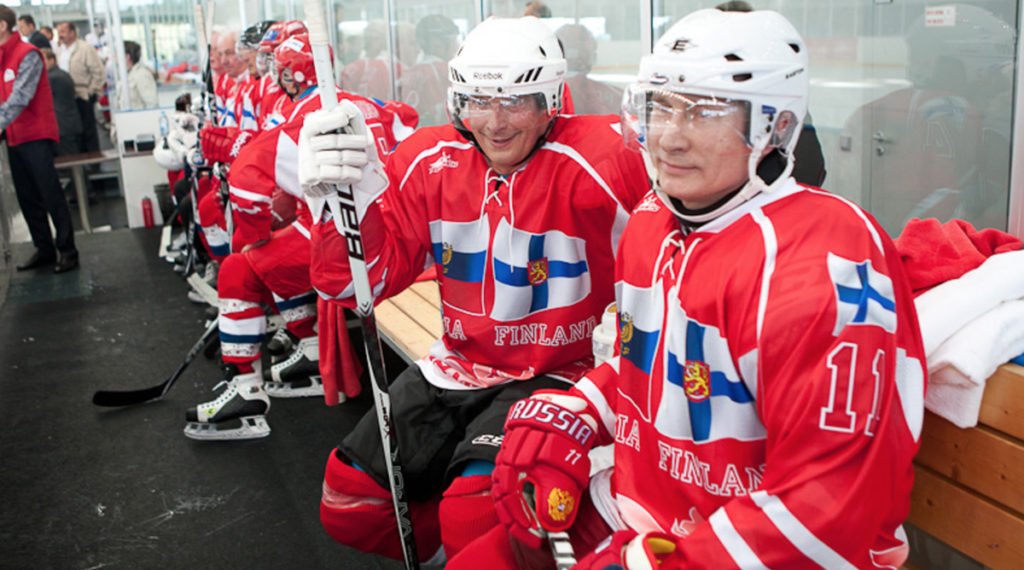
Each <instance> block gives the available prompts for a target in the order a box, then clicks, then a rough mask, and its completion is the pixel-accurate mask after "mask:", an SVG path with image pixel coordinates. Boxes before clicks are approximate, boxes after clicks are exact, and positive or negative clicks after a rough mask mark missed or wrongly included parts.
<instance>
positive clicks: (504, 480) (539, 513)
mask: <svg viewBox="0 0 1024 570" xmlns="http://www.w3.org/2000/svg"><path fill="white" fill-rule="evenodd" d="M538 396H540V397H538ZM546 396H548V395H547V394H535V395H534V396H533V397H530V398H526V399H524V400H519V401H518V402H516V403H515V405H513V406H512V409H511V410H509V413H508V419H507V420H505V437H504V439H503V440H502V442H501V451H499V452H498V457H497V459H496V460H495V464H496V466H495V468H494V472H493V473H492V475H491V481H492V486H491V494H492V495H493V496H494V505H495V509H496V510H497V512H498V519H499V520H500V521H501V523H502V524H503V525H505V527H507V528H508V529H509V532H510V533H511V534H512V536H514V537H516V538H517V539H519V541H521V542H523V543H524V544H526V545H527V546H530V547H532V548H539V547H540V545H541V542H542V539H543V537H544V532H543V531H542V530H541V529H545V530H548V531H552V532H557V531H562V530H566V529H568V528H569V527H570V526H572V523H573V521H575V520H576V512H577V511H578V509H579V504H580V497H581V495H582V492H583V489H584V488H585V487H586V485H587V481H588V480H589V478H590V458H589V457H588V456H587V452H589V451H590V448H591V447H592V446H593V445H594V440H595V439H596V437H597V434H596V433H595V432H594V428H595V426H596V423H595V422H594V420H593V418H591V417H590V416H589V415H588V414H584V415H582V416H581V415H577V413H576V412H573V411H572V410H569V409H568V408H565V407H563V406H561V405H559V404H556V403H553V402H551V401H547V400H546V399H544V398H545V397H546ZM553 399H556V400H559V401H561V402H562V403H566V402H567V401H569V402H572V401H575V402H580V403H582V404H583V405H580V406H573V407H575V408H578V409H579V410H580V411H582V410H583V409H584V407H585V405H586V402H585V401H584V400H582V399H581V398H577V397H575V396H569V395H568V394H565V393H560V394H558V395H557V396H555V397H554V398H553ZM588 420H589V421H588ZM528 484H529V485H532V487H530V486H528ZM524 487H525V489H524ZM531 491H532V493H531ZM524 492H525V495H524ZM528 497H531V498H528ZM531 503H532V504H531Z"/></svg>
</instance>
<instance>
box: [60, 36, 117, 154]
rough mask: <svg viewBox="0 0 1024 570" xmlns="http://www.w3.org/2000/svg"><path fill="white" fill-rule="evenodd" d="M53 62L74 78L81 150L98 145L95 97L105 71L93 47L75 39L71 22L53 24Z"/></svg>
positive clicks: (96, 148) (92, 149)
mask: <svg viewBox="0 0 1024 570" xmlns="http://www.w3.org/2000/svg"><path fill="white" fill-rule="evenodd" d="M57 37H58V38H60V42H59V45H58V47H57V49H56V50H55V51H56V54H57V65H59V66H60V68H61V69H63V70H64V71H66V72H68V73H69V74H70V75H71V79H73V80H74V81H75V104H76V105H77V106H78V116H79V117H81V118H82V146H81V151H82V152H92V151H97V150H99V149H100V139H99V134H98V132H97V130H96V111H95V107H96V100H97V99H99V96H100V94H101V93H103V84H104V82H105V81H106V71H105V70H104V68H103V61H101V60H100V56H99V54H98V53H96V48H94V47H92V45H90V44H89V42H87V41H85V40H83V39H79V37H78V29H77V28H76V27H75V24H74V23H73V22H61V23H59V24H57Z"/></svg>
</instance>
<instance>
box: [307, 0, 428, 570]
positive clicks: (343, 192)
mask: <svg viewBox="0 0 1024 570" xmlns="http://www.w3.org/2000/svg"><path fill="white" fill-rule="evenodd" d="M303 8H304V10H305V13H306V25H307V26H308V27H309V43H310V47H311V48H312V51H313V65H314V68H315V69H316V79H317V84H319V89H320V107H321V108H323V109H325V110H327V109H332V108H334V107H335V106H336V105H337V104H338V94H337V90H336V88H335V84H334V62H332V61H331V52H330V45H329V42H328V38H327V24H326V22H327V19H326V18H325V16H324V7H323V0H303ZM336 191H337V192H336V195H337V198H336V199H335V198H332V199H330V200H329V201H328V204H329V206H330V207H331V214H332V215H333V216H334V219H335V224H336V226H338V229H339V230H343V233H342V235H344V236H345V241H346V243H347V244H348V262H349V268H350V271H351V273H352V285H353V287H354V288H355V293H356V315H358V316H359V320H360V322H361V324H362V327H363V346H364V348H365V349H366V362H367V368H368V370H369V373H370V385H371V386H372V387H373V399H374V410H376V413H377V427H378V429H379V430H380V440H381V445H382V446H383V448H384V449H383V450H384V463H385V464H386V465H387V469H388V484H389V486H390V488H391V499H392V503H393V505H394V508H395V519H396V520H397V522H398V534H399V535H400V538H401V544H402V556H403V557H404V558H405V567H406V568H410V569H411V568H416V569H418V568H419V567H420V563H419V556H418V555H417V553H416V540H415V539H414V538H413V530H412V517H411V516H410V513H409V502H408V499H407V498H406V493H405V481H404V479H403V475H402V462H401V460H400V458H399V452H398V436H397V434H396V433H395V426H394V424H393V422H392V421H391V394H390V393H389V392H388V380H387V376H385V374H384V359H383V357H382V355H381V348H380V336H378V334H377V320H376V318H375V317H374V314H373V291H372V290H371V289H370V276H369V273H368V272H367V269H366V260H365V259H364V257H363V239H362V236H361V235H360V233H359V220H358V217H357V215H356V204H355V196H354V195H353V189H352V187H351V186H348V187H347V188H340V187H339V188H336ZM339 222H340V225H339ZM342 226H343V227H342Z"/></svg>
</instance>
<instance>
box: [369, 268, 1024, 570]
mask: <svg viewBox="0 0 1024 570" xmlns="http://www.w3.org/2000/svg"><path fill="white" fill-rule="evenodd" d="M376 315H377V322H378V327H379V329H380V331H381V332H382V333H383V337H384V341H385V342H386V343H388V344H389V345H390V346H391V347H392V348H393V349H394V350H395V352H397V353H399V355H401V356H402V357H403V358H405V359H406V360H407V361H408V362H411V361H412V360H415V359H417V358H420V357H421V356H424V355H425V354H427V351H428V350H429V349H430V346H431V344H433V343H434V341H435V340H437V339H438V338H439V337H440V336H441V332H442V328H441V310H440V297H439V295H438V291H437V284H436V283H434V282H428V281H424V282H419V283H415V284H414V285H412V287H410V288H409V289H408V290H406V291H405V292H403V293H402V294H401V295H398V296H396V297H393V298H391V299H388V300H386V301H384V302H383V303H381V304H380V305H379V306H378V307H377V309H376ZM914 471H915V482H914V491H913V494H912V496H911V510H910V519H909V522H910V523H911V524H913V525H914V526H916V527H918V528H920V529H921V530H923V531H925V532H926V533H928V534H930V535H932V536H934V537H935V538H937V539H939V540H941V541H942V542H944V543H946V544H948V545H949V546H951V547H953V548H955V549H956V550H958V551H960V552H961V553H963V554H965V555H967V556H969V557H970V558H973V559H974V560H977V561H978V562H981V563H982V564H984V565H986V566H988V567H991V568H1024V367H1021V366H1017V365H1015V364H1006V365H1003V366H1001V367H1000V368H999V369H998V370H997V371H996V373H995V374H994V375H993V376H992V377H991V378H989V379H988V382H987V384H986V388H985V394H984V399H983V401H982V405H981V417H980V419H979V425H978V427H975V428H972V429H961V428H958V427H956V426H954V425H953V424H951V423H949V422H948V421H946V420H944V419H942V418H940V417H938V416H936V415H934V414H932V413H931V412H926V413H925V418H924V428H923V431H922V435H921V449H920V451H919V452H918V454H917V457H916V458H915V461H914ZM907 568H914V566H912V565H909V564H908V566H907Z"/></svg>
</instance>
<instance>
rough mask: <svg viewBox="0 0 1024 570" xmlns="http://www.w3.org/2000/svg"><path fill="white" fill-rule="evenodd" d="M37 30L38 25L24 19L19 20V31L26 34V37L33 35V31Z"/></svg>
mask: <svg viewBox="0 0 1024 570" xmlns="http://www.w3.org/2000/svg"><path fill="white" fill-rule="evenodd" d="M34 31H36V27H35V26H33V25H31V24H29V23H28V22H26V21H24V20H18V33H19V34H21V35H23V36H25V37H26V38H27V37H29V36H31V35H32V32H34Z"/></svg>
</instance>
